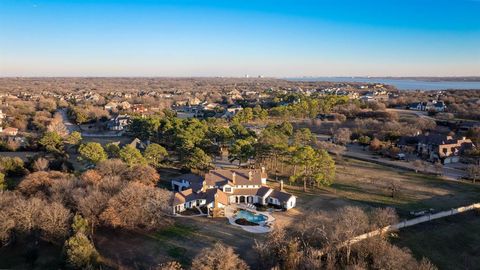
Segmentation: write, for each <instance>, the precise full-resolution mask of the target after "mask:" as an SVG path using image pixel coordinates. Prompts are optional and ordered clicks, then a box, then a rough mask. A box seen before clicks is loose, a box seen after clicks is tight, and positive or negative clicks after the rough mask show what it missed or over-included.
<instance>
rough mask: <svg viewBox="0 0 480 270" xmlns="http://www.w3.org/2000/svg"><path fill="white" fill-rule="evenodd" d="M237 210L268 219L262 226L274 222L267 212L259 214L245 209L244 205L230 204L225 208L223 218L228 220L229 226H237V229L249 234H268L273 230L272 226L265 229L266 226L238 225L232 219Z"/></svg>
mask: <svg viewBox="0 0 480 270" xmlns="http://www.w3.org/2000/svg"><path fill="white" fill-rule="evenodd" d="M237 209H242V210H246V211H250V212H252V213H255V214H261V215H265V216H266V217H267V218H268V219H267V220H266V221H265V222H264V224H265V223H269V224H272V223H273V222H274V221H275V218H274V217H273V216H272V215H271V214H270V213H269V212H260V211H257V210H253V209H250V208H247V207H246V205H241V204H232V205H229V206H227V207H225V217H226V218H227V219H228V222H229V223H230V224H232V225H234V226H237V227H240V228H242V229H243V230H245V231H247V232H250V233H268V232H270V231H272V229H273V226H272V225H273V224H272V225H270V227H267V226H264V225H258V226H244V225H240V224H237V223H235V218H234V216H235V213H234V212H235V210H237Z"/></svg>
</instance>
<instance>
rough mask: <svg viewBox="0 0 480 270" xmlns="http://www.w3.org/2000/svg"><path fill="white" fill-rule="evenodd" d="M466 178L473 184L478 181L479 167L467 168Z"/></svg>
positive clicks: (479, 177)
mask: <svg viewBox="0 0 480 270" xmlns="http://www.w3.org/2000/svg"><path fill="white" fill-rule="evenodd" d="M467 176H468V177H469V178H470V179H472V181H473V183H475V182H476V181H477V180H478V179H480V165H470V166H468V167H467Z"/></svg>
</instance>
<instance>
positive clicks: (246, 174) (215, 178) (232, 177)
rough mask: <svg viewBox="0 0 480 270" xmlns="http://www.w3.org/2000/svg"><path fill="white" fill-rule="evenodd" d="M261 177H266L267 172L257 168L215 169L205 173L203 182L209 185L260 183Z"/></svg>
mask: <svg viewBox="0 0 480 270" xmlns="http://www.w3.org/2000/svg"><path fill="white" fill-rule="evenodd" d="M250 173H251V174H250ZM262 178H267V174H266V173H265V172H262V170H258V169H256V170H250V169H229V170H227V169H217V170H211V171H210V172H208V173H207V174H206V175H205V182H206V184H207V185H209V186H224V185H226V184H229V185H233V186H237V185H261V184H262Z"/></svg>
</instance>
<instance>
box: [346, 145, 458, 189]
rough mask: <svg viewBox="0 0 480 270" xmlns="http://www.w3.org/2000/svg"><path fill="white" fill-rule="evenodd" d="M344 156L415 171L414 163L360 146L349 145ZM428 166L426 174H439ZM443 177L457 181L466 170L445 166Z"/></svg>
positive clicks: (431, 165)
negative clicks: (365, 149)
mask: <svg viewBox="0 0 480 270" xmlns="http://www.w3.org/2000/svg"><path fill="white" fill-rule="evenodd" d="M343 155H344V156H348V157H351V158H358V159H362V160H368V161H372V162H374V163H381V164H384V165H387V166H389V165H393V166H395V167H400V168H405V169H407V170H415V167H414V166H413V162H408V161H404V160H392V159H389V158H384V157H381V156H378V155H374V154H373V153H372V152H370V151H364V150H363V147H361V146H359V145H349V146H348V147H347V151H345V152H344V154H343ZM426 164H427V166H426V172H428V173H433V174H435V173H437V171H436V170H435V167H434V165H433V164H431V163H428V162H427V163H426ZM442 175H443V176H444V177H446V178H449V179H454V180H457V179H460V178H461V177H463V176H465V170H462V169H459V168H455V167H454V166H443V172H442Z"/></svg>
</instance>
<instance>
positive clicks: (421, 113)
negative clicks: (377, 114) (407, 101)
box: [386, 108, 435, 121]
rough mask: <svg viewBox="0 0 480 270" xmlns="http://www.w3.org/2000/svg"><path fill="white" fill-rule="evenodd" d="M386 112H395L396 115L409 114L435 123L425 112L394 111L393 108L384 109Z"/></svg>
mask: <svg viewBox="0 0 480 270" xmlns="http://www.w3.org/2000/svg"><path fill="white" fill-rule="evenodd" d="M386 110H387V112H396V113H398V114H410V115H415V116H417V117H420V118H426V119H430V120H433V121H435V118H433V117H431V116H428V112H425V111H415V110H406V109H394V108H388V109H386Z"/></svg>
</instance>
